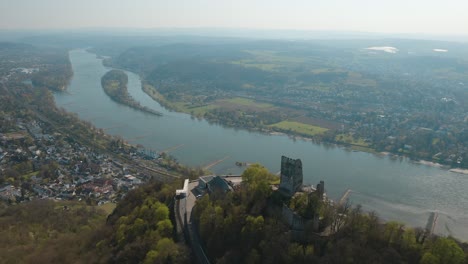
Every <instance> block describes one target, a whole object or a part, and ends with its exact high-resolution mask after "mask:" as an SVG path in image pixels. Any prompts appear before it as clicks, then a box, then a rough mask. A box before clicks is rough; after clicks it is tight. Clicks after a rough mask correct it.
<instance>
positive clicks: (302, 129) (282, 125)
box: [270, 121, 328, 136]
mask: <svg viewBox="0 0 468 264" xmlns="http://www.w3.org/2000/svg"><path fill="white" fill-rule="evenodd" d="M270 127H273V128H279V129H281V130H286V131H289V130H290V131H293V132H296V133H300V134H303V135H307V136H316V135H320V134H323V133H325V132H327V130H328V129H326V128H323V127H319V126H313V125H308V124H303V123H299V122H296V121H281V122H279V123H276V124H273V125H270Z"/></svg>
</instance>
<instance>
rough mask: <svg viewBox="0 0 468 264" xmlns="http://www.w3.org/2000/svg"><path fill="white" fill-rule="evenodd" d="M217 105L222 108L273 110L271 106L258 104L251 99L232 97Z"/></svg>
mask: <svg viewBox="0 0 468 264" xmlns="http://www.w3.org/2000/svg"><path fill="white" fill-rule="evenodd" d="M219 104H220V105H222V106H227V107H229V106H241V107H246V108H251V109H253V108H256V109H259V110H261V109H268V108H273V107H274V106H273V105H272V104H267V103H259V102H256V101H254V100H252V99H248V98H242V97H234V98H231V99H226V100H221V101H219Z"/></svg>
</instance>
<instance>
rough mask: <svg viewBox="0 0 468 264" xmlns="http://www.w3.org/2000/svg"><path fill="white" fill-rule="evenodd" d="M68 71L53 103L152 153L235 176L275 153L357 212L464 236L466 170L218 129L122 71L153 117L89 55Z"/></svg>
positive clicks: (275, 159)
mask: <svg viewBox="0 0 468 264" xmlns="http://www.w3.org/2000/svg"><path fill="white" fill-rule="evenodd" d="M70 59H71V62H72V65H73V71H74V76H73V79H72V81H71V84H70V86H69V87H68V92H65V93H56V94H55V100H56V103H57V105H58V106H61V107H63V108H65V109H66V110H68V111H70V112H74V113H77V114H78V116H79V117H80V118H82V119H84V120H88V121H90V122H92V123H93V124H94V125H95V126H96V127H98V128H103V129H106V132H107V133H110V134H114V135H120V136H122V137H123V138H125V139H127V140H128V141H130V142H131V143H134V144H141V145H143V146H145V147H147V148H151V149H154V150H157V151H159V150H164V149H168V148H171V147H174V146H180V145H182V146H180V147H179V148H177V149H175V150H173V151H172V152H171V154H172V155H173V156H175V157H176V158H177V159H178V160H179V161H180V162H182V163H183V164H186V165H190V166H206V165H207V164H210V163H212V162H214V161H216V160H220V159H223V158H224V157H228V158H227V159H226V160H224V161H223V162H221V163H219V164H218V165H216V166H214V167H212V168H211V170H212V171H214V172H215V173H221V174H228V173H238V172H239V168H237V167H236V166H235V164H234V163H235V161H243V162H249V163H253V162H259V163H261V164H263V165H264V166H266V167H267V168H268V169H270V171H272V172H277V171H278V170H279V169H280V159H281V155H286V156H289V157H291V158H300V159H301V160H302V163H303V169H304V183H306V184H317V183H318V182H319V181H320V180H324V181H325V188H326V191H327V194H328V196H329V197H331V198H333V199H339V197H340V196H341V195H342V194H343V192H344V191H345V190H347V189H351V190H352V193H351V195H350V200H351V202H352V203H353V204H355V205H356V204H361V205H362V207H363V209H364V210H374V211H376V212H377V213H378V214H379V216H380V217H381V218H383V219H385V220H397V221H401V222H403V223H406V224H408V225H411V226H420V227H424V226H425V225H426V222H427V219H428V216H429V212H431V211H437V212H439V219H438V222H437V226H436V229H435V231H436V233H439V234H446V235H448V234H451V235H453V236H455V237H458V238H460V239H462V240H468V175H463V174H457V173H452V172H448V171H447V170H443V169H440V168H436V167H430V166H426V165H419V164H415V163H412V162H410V161H407V160H406V159H403V160H401V159H396V160H395V159H391V158H389V157H378V156H375V155H372V154H368V153H363V152H349V151H346V150H344V149H342V148H338V147H327V146H323V145H319V144H314V143H311V142H309V141H302V140H296V141H295V140H292V139H290V138H289V137H287V136H281V135H275V136H272V135H265V134H260V133H253V132H247V131H244V130H238V129H232V128H225V127H222V126H219V125H213V124H209V123H208V122H206V121H204V120H196V119H193V118H191V117H190V116H189V115H187V114H182V113H176V112H170V111H168V110H166V109H165V108H163V107H161V106H160V105H159V104H158V103H156V102H154V101H153V100H152V99H151V98H150V97H149V96H147V95H146V94H145V93H144V92H143V91H142V90H141V82H140V79H139V76H138V75H136V74H134V73H131V72H127V74H128V77H129V83H128V89H129V92H130V93H131V95H132V96H133V97H134V98H135V99H136V100H137V101H139V102H140V103H141V104H142V105H146V106H148V107H151V108H153V109H155V110H157V111H160V112H161V113H163V116H154V115H150V114H145V113H142V112H140V111H137V110H134V109H131V108H129V107H127V106H124V105H120V104H117V103H115V102H114V101H112V100H111V99H109V98H108V97H107V96H106V94H105V93H104V91H103V89H102V88H101V77H102V76H103V75H104V73H106V72H107V71H109V70H110V69H109V68H106V67H104V66H103V65H102V61H101V60H100V59H97V58H96V55H95V54H92V53H89V52H86V51H84V50H73V51H71V52H70Z"/></svg>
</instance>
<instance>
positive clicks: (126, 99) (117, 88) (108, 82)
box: [101, 70, 161, 115]
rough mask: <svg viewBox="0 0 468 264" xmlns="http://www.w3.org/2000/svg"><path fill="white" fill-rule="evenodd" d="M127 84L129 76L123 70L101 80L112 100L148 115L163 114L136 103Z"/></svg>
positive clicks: (110, 73)
mask: <svg viewBox="0 0 468 264" xmlns="http://www.w3.org/2000/svg"><path fill="white" fill-rule="evenodd" d="M127 84H128V76H127V74H126V73H125V72H123V71H121V70H110V71H108V72H107V73H106V74H104V76H102V78H101V85H102V88H103V89H104V92H106V94H107V95H108V96H109V97H110V98H112V100H114V101H116V102H118V103H121V104H124V105H128V106H130V107H132V108H135V109H138V110H141V111H143V112H146V113H150V114H154V115H161V113H159V112H157V111H155V110H153V109H151V108H149V107H146V106H142V105H141V104H140V103H139V102H137V101H135V99H133V98H132V96H131V95H130V94H129V93H128V90H127Z"/></svg>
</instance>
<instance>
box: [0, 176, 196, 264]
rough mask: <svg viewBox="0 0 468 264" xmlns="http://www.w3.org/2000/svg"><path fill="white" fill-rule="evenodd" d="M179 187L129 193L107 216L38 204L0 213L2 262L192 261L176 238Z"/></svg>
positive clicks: (73, 205) (73, 206) (78, 206)
mask: <svg viewBox="0 0 468 264" xmlns="http://www.w3.org/2000/svg"><path fill="white" fill-rule="evenodd" d="M174 189H175V188H174V187H172V186H170V185H163V184H161V183H150V184H148V185H146V186H144V187H141V188H138V189H135V190H133V191H131V192H129V193H128V195H127V196H126V197H125V199H124V200H122V201H121V202H120V203H119V204H118V206H117V208H116V209H115V210H114V212H113V213H112V214H111V215H110V216H109V217H108V218H107V221H106V214H105V213H104V211H102V210H100V209H99V207H92V206H87V205H85V204H84V203H77V202H55V201H51V200H38V201H33V202H30V203H23V204H19V205H17V206H9V207H2V208H1V209H0V255H1V256H2V258H1V259H0V263H188V262H189V261H188V256H189V252H188V250H187V248H186V247H185V245H183V244H180V243H177V242H176V241H175V240H174V228H173V222H172V216H171V215H172V214H171V213H170V209H169V206H170V203H171V202H172V196H173V193H174Z"/></svg>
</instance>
